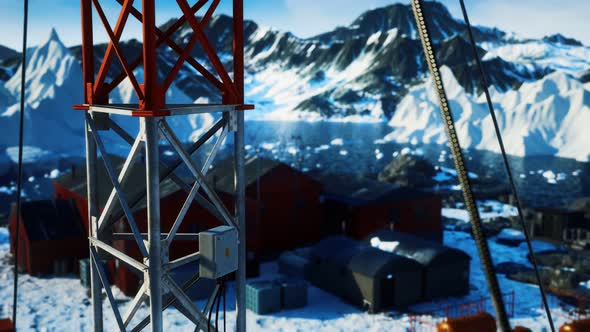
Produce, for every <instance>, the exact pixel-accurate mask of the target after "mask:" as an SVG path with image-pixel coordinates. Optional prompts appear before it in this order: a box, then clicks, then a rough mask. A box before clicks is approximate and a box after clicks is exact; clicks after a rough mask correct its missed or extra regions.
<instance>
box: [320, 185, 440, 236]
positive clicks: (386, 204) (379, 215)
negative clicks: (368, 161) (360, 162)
mask: <svg viewBox="0 0 590 332" xmlns="http://www.w3.org/2000/svg"><path fill="white" fill-rule="evenodd" d="M316 178H317V179H318V181H320V182H321V183H322V184H323V185H324V194H323V201H324V211H325V221H324V227H323V228H324V229H323V232H324V234H325V235H334V234H344V235H346V236H350V237H352V238H355V239H358V240H363V239H364V238H365V237H366V236H367V235H369V234H371V233H372V232H375V231H377V230H379V229H382V228H390V229H393V230H395V231H398V232H403V233H408V234H413V235H416V236H419V237H422V238H425V239H428V240H432V241H438V242H441V241H442V216H441V209H442V199H441V197H440V196H438V195H436V194H434V193H432V192H427V191H423V190H417V189H410V188H405V187H400V186H398V185H395V184H390V183H382V182H377V181H372V180H369V179H355V178H353V177H342V176H338V175H317V176H316Z"/></svg>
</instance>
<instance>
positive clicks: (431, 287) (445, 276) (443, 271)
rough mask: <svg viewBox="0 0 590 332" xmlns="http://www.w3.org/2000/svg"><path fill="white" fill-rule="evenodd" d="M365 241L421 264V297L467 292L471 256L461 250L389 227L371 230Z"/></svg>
mask: <svg viewBox="0 0 590 332" xmlns="http://www.w3.org/2000/svg"><path fill="white" fill-rule="evenodd" d="M367 240H368V242H370V243H371V245H373V246H374V247H377V248H380V249H381V250H384V251H387V252H392V253H394V254H397V255H400V256H403V257H406V258H408V259H411V260H413V261H415V262H417V263H418V264H420V265H421V267H422V271H423V276H422V282H423V285H422V299H423V300H432V299H436V298H444V297H449V296H461V295H465V294H467V293H468V292H469V265H470V262H471V257H470V256H469V255H468V254H466V253H465V252H463V251H461V250H459V249H454V248H450V247H447V246H444V245H441V244H439V243H435V242H431V241H426V240H423V239H420V238H417V237H415V236H411V235H408V234H402V233H398V232H392V231H390V230H382V231H378V232H375V233H373V234H372V235H369V237H368V238H367Z"/></svg>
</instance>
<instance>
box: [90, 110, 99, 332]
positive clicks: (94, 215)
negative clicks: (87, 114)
mask: <svg viewBox="0 0 590 332" xmlns="http://www.w3.org/2000/svg"><path fill="white" fill-rule="evenodd" d="M96 159H97V158H96V142H95V141H94V139H93V138H92V133H91V132H90V126H89V125H88V122H87V121H86V179H87V181H88V183H87V186H86V190H87V197H88V228H89V229H88V234H89V235H90V236H91V237H94V238H97V237H98V236H97V228H98V227H97V224H96V223H97V222H98V209H97V201H96ZM90 294H91V298H92V317H93V331H94V332H102V331H103V324H102V321H103V319H102V296H101V294H102V285H101V283H100V279H99V276H98V271H97V270H96V266H95V265H94V264H92V263H91V264H90Z"/></svg>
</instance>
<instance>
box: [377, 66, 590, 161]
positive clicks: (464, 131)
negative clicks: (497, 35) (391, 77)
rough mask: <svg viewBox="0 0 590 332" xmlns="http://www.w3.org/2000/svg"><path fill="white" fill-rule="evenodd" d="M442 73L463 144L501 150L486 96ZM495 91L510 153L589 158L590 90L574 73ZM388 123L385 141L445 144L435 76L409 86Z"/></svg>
mask: <svg viewBox="0 0 590 332" xmlns="http://www.w3.org/2000/svg"><path fill="white" fill-rule="evenodd" d="M441 75H442V78H443V82H444V86H445V89H446V91H447V94H448V97H449V102H450V106H451V110H452V112H453V116H454V118H455V122H456V127H457V132H458V136H459V140H460V142H461V145H462V147H463V148H474V149H483V150H489V151H493V152H500V147H499V145H498V141H497V137H496V133H495V130H494V126H493V122H492V119H491V116H490V114H489V111H488V108H487V104H486V100H485V96H484V95H480V96H473V95H470V94H467V93H466V92H465V90H464V89H463V88H462V87H461V86H460V84H459V83H458V82H457V79H456V78H455V76H454V75H453V73H452V71H451V70H450V69H449V68H448V67H444V66H443V67H441ZM491 95H492V101H493V104H494V107H495V109H496V116H497V118H498V122H499V126H500V130H501V132H502V135H503V138H504V142H505V145H506V149H507V153H509V154H511V155H516V156H525V155H556V156H559V157H565V158H573V159H577V160H579V161H588V160H589V158H590V135H588V134H587V132H586V129H585V128H584V127H585V126H586V124H587V123H589V121H590V107H589V105H590V90H589V89H588V87H587V86H584V84H582V83H581V82H579V81H578V80H576V79H575V78H573V77H572V76H570V75H568V74H566V73H565V72H562V71H556V72H554V73H552V74H549V75H547V76H545V77H544V78H543V79H541V80H539V81H534V82H527V83H524V84H522V86H521V87H520V88H519V89H517V90H509V91H507V92H505V93H501V92H498V91H496V90H495V89H494V88H492V89H491ZM389 125H390V126H391V128H392V129H393V130H392V132H391V133H390V134H388V135H387V136H386V137H385V140H386V141H395V142H400V143H406V142H416V141H417V142H422V143H433V144H445V143H446V142H447V137H446V133H445V129H444V126H443V122H442V118H441V115H440V112H439V107H438V98H437V96H436V92H435V90H434V88H433V85H432V80H431V79H428V80H427V81H426V82H424V83H422V84H420V85H417V86H415V87H413V88H411V89H410V91H409V93H408V94H407V95H406V96H405V97H404V98H403V99H402V101H401V102H400V104H399V105H398V107H397V110H396V112H395V114H394V116H393V117H392V118H391V120H390V121H389Z"/></svg>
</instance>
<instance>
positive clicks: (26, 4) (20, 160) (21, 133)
mask: <svg viewBox="0 0 590 332" xmlns="http://www.w3.org/2000/svg"><path fill="white" fill-rule="evenodd" d="M28 24H29V1H28V0H25V1H24V18H23V48H22V54H21V78H20V79H21V82H20V114H19V128H18V171H17V174H18V175H17V179H16V183H17V185H16V186H17V189H16V220H15V221H16V225H15V234H14V243H15V245H14V283H13V286H12V287H13V293H12V323H13V324H14V328H15V329H16V317H17V315H16V313H17V306H18V300H17V299H18V257H19V247H20V208H21V196H22V190H23V186H22V182H23V181H22V177H23V145H24V122H25V86H26V82H27V71H26V68H27V66H26V64H27V36H28V33H27V28H28Z"/></svg>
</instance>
